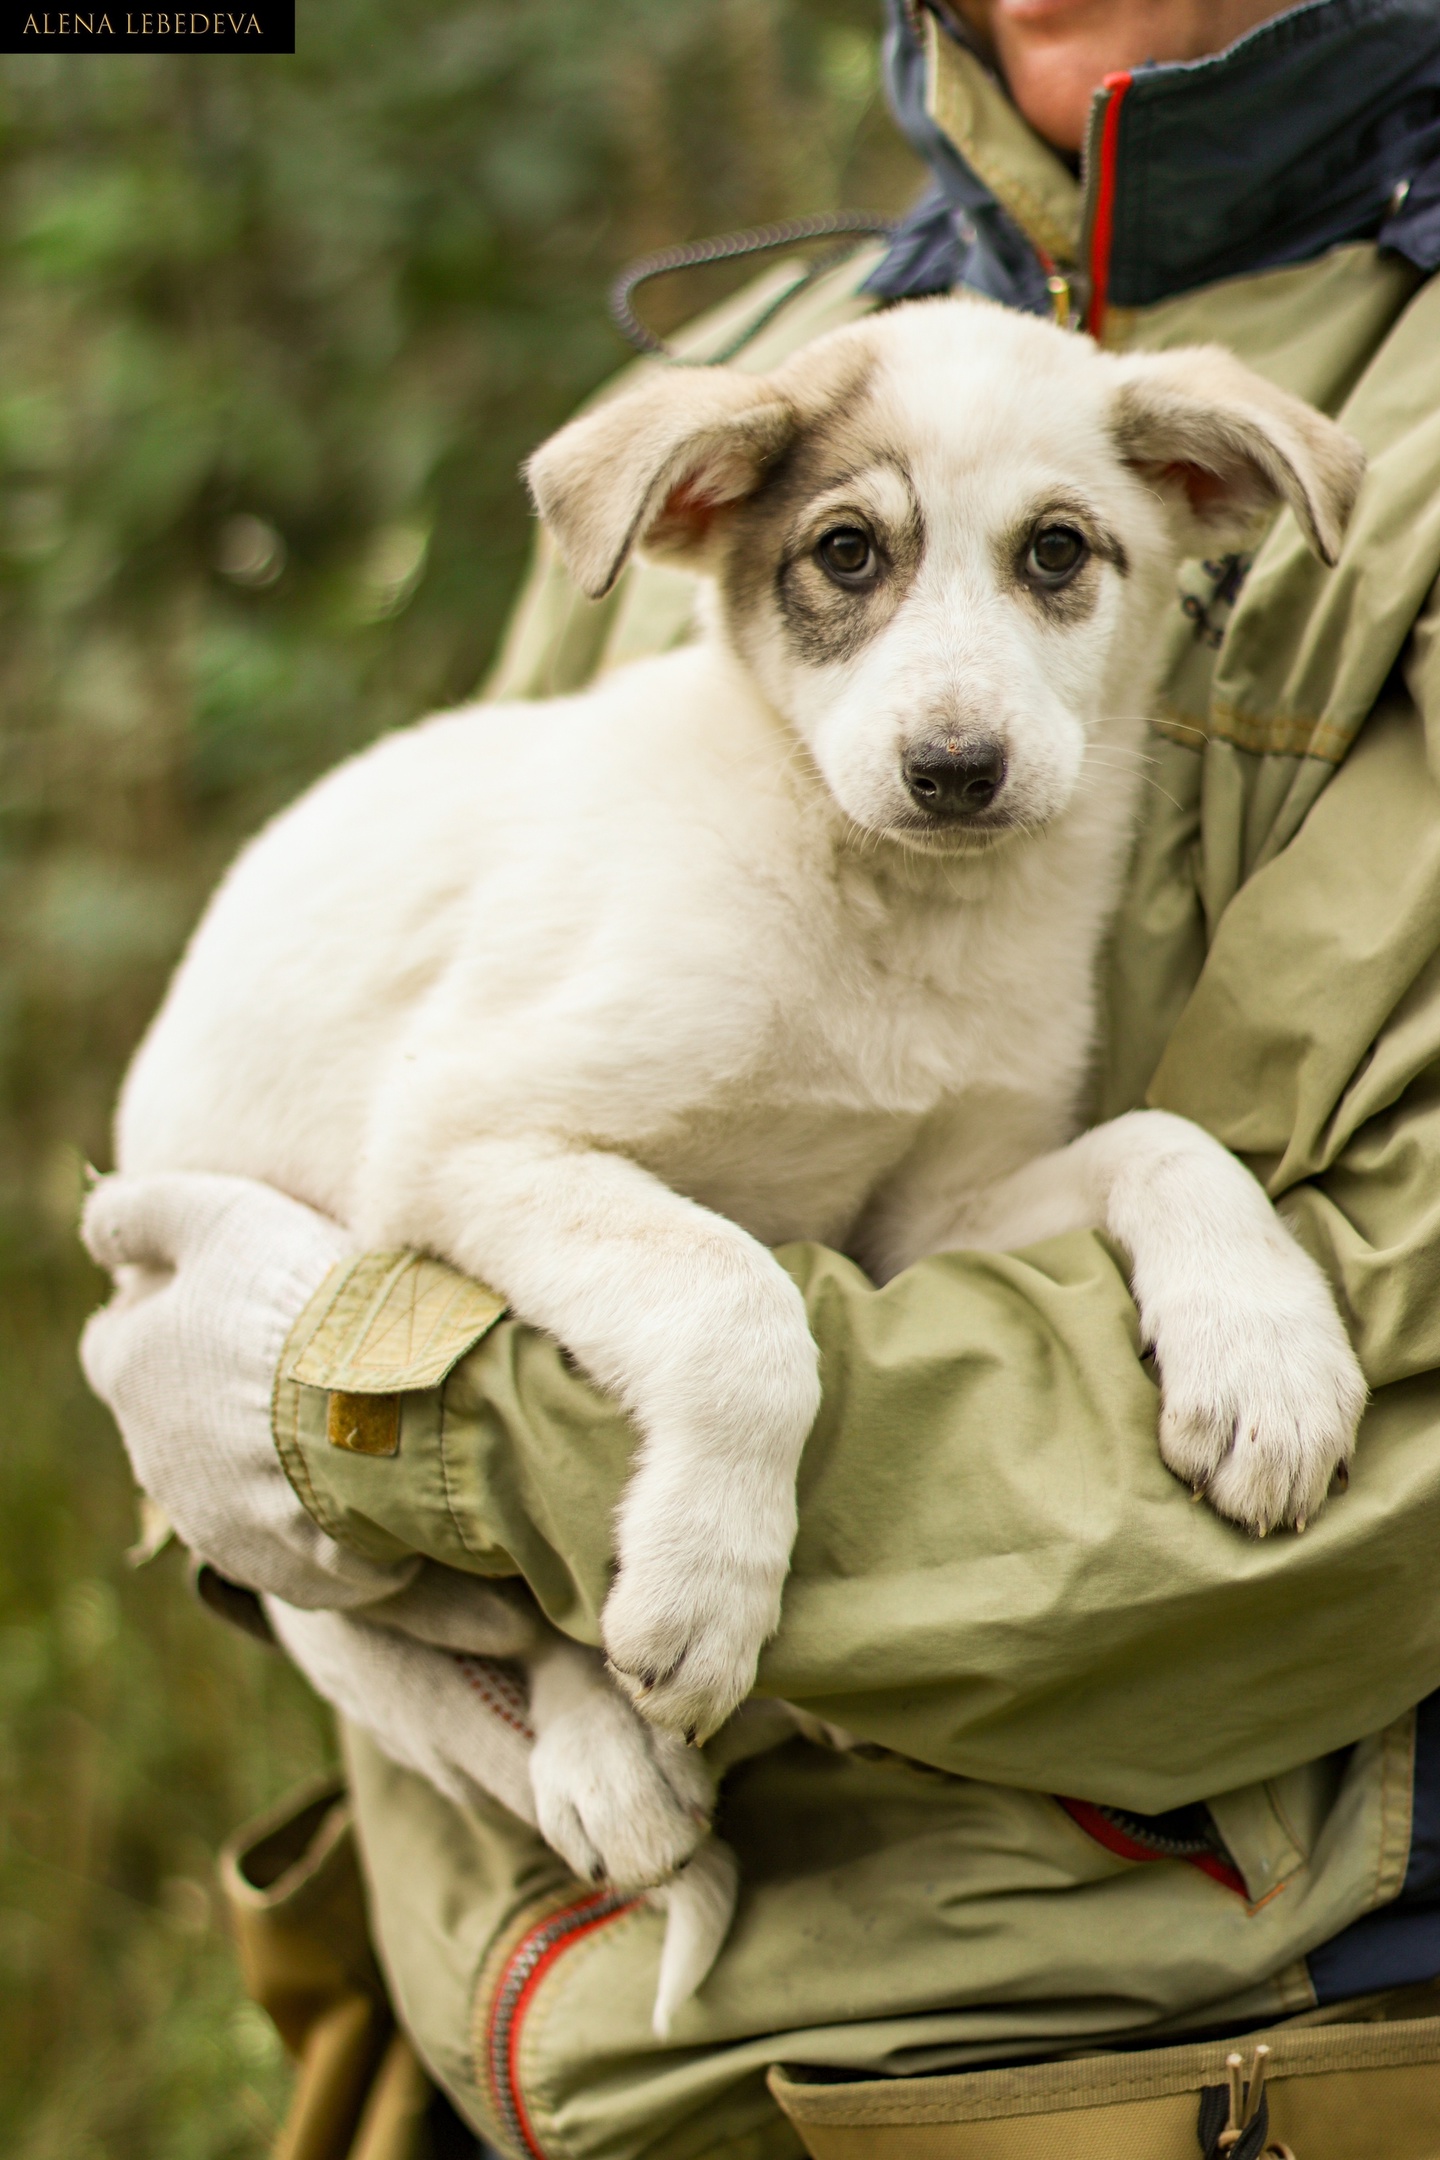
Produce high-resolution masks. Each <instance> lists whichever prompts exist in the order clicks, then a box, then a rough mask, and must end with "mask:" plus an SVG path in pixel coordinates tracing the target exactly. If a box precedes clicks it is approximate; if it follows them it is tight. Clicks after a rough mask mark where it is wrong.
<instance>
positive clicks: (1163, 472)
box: [1112, 345, 1365, 563]
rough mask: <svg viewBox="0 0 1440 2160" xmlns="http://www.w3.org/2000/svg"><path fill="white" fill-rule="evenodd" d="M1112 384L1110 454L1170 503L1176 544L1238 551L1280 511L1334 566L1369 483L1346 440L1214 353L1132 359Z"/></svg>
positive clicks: (1191, 349) (1210, 349) (1198, 349)
mask: <svg viewBox="0 0 1440 2160" xmlns="http://www.w3.org/2000/svg"><path fill="white" fill-rule="evenodd" d="M1117 372H1118V374H1119V378H1120V379H1119V387H1118V389H1117V392H1116V396H1115V405H1114V415H1113V421H1112V426H1113V430H1114V435H1115V440H1116V443H1117V444H1118V446H1119V449H1120V453H1121V455H1122V457H1124V458H1125V459H1126V460H1127V461H1128V462H1129V463H1130V464H1131V465H1133V466H1135V468H1136V469H1137V471H1139V472H1140V473H1142V474H1143V475H1144V476H1145V478H1146V479H1147V480H1149V481H1151V482H1153V483H1154V484H1155V485H1157V486H1158V487H1159V488H1160V489H1161V490H1162V491H1163V492H1164V494H1165V495H1166V497H1167V498H1168V500H1169V503H1170V506H1171V508H1172V511H1173V512H1174V513H1175V515H1176V518H1177V522H1178V525H1179V531H1180V537H1181V540H1182V544H1185V545H1188V546H1189V547H1190V548H1192V549H1194V548H1207V547H1208V548H1214V547H1215V546H1216V545H1217V543H1219V542H1224V541H1239V540H1241V539H1242V538H1243V537H1244V535H1245V533H1246V531H1247V529H1248V528H1249V527H1250V526H1251V525H1252V524H1253V523H1254V521H1255V518H1256V516H1257V514H1258V513H1260V512H1261V511H1265V510H1270V509H1273V508H1274V507H1275V505H1276V504H1277V503H1281V502H1284V503H1288V504H1289V506H1290V508H1291V509H1292V510H1293V511H1294V513H1295V515H1296V517H1297V518H1298V520H1299V522H1300V530H1301V531H1302V532H1303V533H1304V535H1305V538H1306V541H1307V542H1308V544H1309V546H1310V547H1311V549H1312V550H1313V551H1314V553H1315V554H1317V555H1318V556H1319V557H1320V560H1321V561H1322V562H1326V563H1333V562H1334V561H1335V559H1336V557H1337V556H1338V555H1339V553H1340V542H1341V540H1342V539H1343V537H1344V533H1345V527H1346V524H1347V523H1348V521H1349V517H1350V512H1351V510H1352V509H1353V508H1354V506H1355V497H1356V495H1357V494H1358V493H1359V491H1360V482H1361V480H1362V479H1363V477H1364V473H1365V453H1364V451H1363V450H1362V449H1361V448H1360V445H1359V444H1358V443H1357V442H1356V441H1355V440H1354V439H1353V437H1351V436H1349V435H1347V434H1346V433H1345V431H1344V429H1343V428H1340V427H1337V426H1336V424H1335V422H1334V421H1333V420H1327V419H1326V418H1325V416H1324V414H1323V413H1318V412H1316V410H1315V408H1314V406H1313V405H1307V404H1305V403H1304V401H1303V400H1302V399H1300V398H1296V397H1291V396H1289V395H1288V393H1287V392H1285V391H1284V390H1277V389H1276V388H1275V386H1274V384H1273V383H1268V382H1266V381H1265V379H1264V377H1263V376H1260V375H1256V374H1254V373H1253V372H1252V370H1251V369H1249V368H1247V367H1244V366H1242V364H1241V363H1240V361H1238V360H1237V359H1236V358H1235V356H1234V355H1233V353H1229V352H1226V350H1225V349H1224V347H1223V346H1220V345H1192V346H1188V347H1185V348H1184V349H1183V350H1180V351H1177V352H1168V353H1135V354H1131V355H1129V356H1128V357H1126V358H1125V359H1122V360H1120V361H1118V362H1117Z"/></svg>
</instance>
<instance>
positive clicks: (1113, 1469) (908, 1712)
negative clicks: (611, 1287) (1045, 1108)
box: [276, 1233, 1440, 1810]
mask: <svg viewBox="0 0 1440 2160" xmlns="http://www.w3.org/2000/svg"><path fill="white" fill-rule="evenodd" d="M780 1259H781V1263H782V1265H784V1266H785V1267H786V1268H787V1269H788V1270H789V1272H790V1273H791V1274H792V1276H793V1277H794V1278H795V1280H796V1281H797V1283H799V1285H800V1287H801V1289H802V1291H803V1293H804V1295H805V1299H806V1304H807V1307H808V1310H809V1315H810V1321H811V1325H812V1327H813V1329H814V1332H815V1335H816V1339H817V1341H818V1342H819V1344H820V1347H821V1352H822V1359H823V1377H824V1407H823V1410H822V1413H821V1417H820V1421H819V1423H818V1425H817V1427H816V1430H815V1433H814V1435H813V1437H812V1438H811V1440H810V1442H809V1444H808V1446H807V1449H806V1453H805V1457H804V1460H803V1463H802V1468H801V1530H800V1537H799V1541H798V1543H797V1546H796V1550H795V1556H794V1567H793V1573H792V1576H791V1579H790V1581H789V1584H788V1586H787V1589H786V1594H785V1608H784V1618H783V1622H782V1625H781V1629H780V1633H779V1635H778V1637H777V1638H776V1640H775V1641H774V1642H773V1643H772V1644H771V1645H770V1647H769V1649H768V1650H767V1651H766V1653H765V1656H764V1659H763V1661H762V1666H761V1688H762V1691H763V1692H768V1693H772V1694H777V1695H782V1696H784V1697H786V1698H788V1699H790V1700H792V1701H795V1702H798V1703H800V1704H803V1706H804V1707H805V1708H807V1709H809V1710H811V1711H814V1712H816V1713H817V1714H819V1715H821V1716H823V1717H826V1718H830V1719H833V1720H834V1721H836V1722H838V1723H840V1724H843V1725H845V1726H848V1727H849V1728H851V1730H852V1731H854V1732H855V1733H856V1734H858V1735H859V1736H860V1738H861V1739H862V1740H864V1741H867V1742H871V1743H873V1744H876V1745H878V1746H881V1747H886V1748H891V1749H895V1750H897V1751H898V1752H900V1753H902V1754H904V1755H907V1756H910V1757H912V1758H915V1759H917V1760H919V1761H922V1762H927V1763H930V1764H933V1765H935V1766H936V1767H938V1768H942V1769H946V1770H950V1771H953V1772H958V1773H962V1774H965V1775H968V1776H973V1777H981V1778H985V1779H989V1780H991V1781H994V1782H999V1783H1003V1784H1013V1785H1020V1786H1028V1787H1032V1788H1036V1789H1040V1790H1046V1791H1057V1792H1065V1793H1069V1794H1074V1795H1077V1796H1079V1797H1082V1798H1092V1799H1096V1800H1102V1801H1108V1802H1111V1803H1115V1804H1120V1805H1125V1806H1130V1807H1135V1808H1140V1809H1145V1810H1158V1809H1162V1808H1166V1807H1170V1806H1175V1805H1179V1804H1180V1803H1182V1802H1184V1801H1186V1800H1191V1799H1196V1798H1199V1797H1202V1796H1205V1795H1208V1794H1213V1793H1215V1792H1216V1791H1221V1790H1227V1789H1229V1788H1232V1787H1236V1786H1241V1785H1245V1784H1249V1783H1250V1782H1252V1781H1255V1780H1259V1779H1262V1778H1265V1777H1268V1776H1270V1775H1272V1774H1275V1773H1278V1772H1280V1771H1282V1770H1284V1769H1286V1768H1289V1767H1291V1766H1293V1765H1294V1764H1295V1763H1297V1762H1298V1761H1306V1760H1312V1759H1315V1758H1317V1757H1320V1756H1322V1755H1324V1754H1326V1753H1328V1752H1329V1751H1331V1750H1333V1749H1336V1748H1338V1747H1340V1746H1342V1745H1343V1744H1345V1743H1347V1742H1349V1741H1351V1740H1354V1739H1356V1738H1358V1737H1360V1736H1361V1735H1362V1734H1364V1733H1368V1732H1373V1731H1375V1730H1377V1729H1378V1728H1379V1727H1381V1726H1383V1725H1385V1724H1386V1723H1388V1722H1389V1721H1390V1720H1391V1719H1392V1718H1394V1717H1397V1716H1399V1715H1401V1714H1402V1713H1403V1712H1404V1711H1405V1710H1406V1709H1407V1708H1408V1707H1409V1705H1411V1704H1412V1703H1414V1702H1415V1701H1417V1700H1418V1699H1419V1698H1420V1697H1422V1696H1423V1695H1425V1694H1426V1693H1427V1692H1428V1691H1429V1690H1430V1689H1431V1688H1433V1687H1434V1686H1435V1685H1436V1683H1437V1681H1440V1610H1437V1606H1436V1600H1435V1599H1434V1597H1433V1594H1432V1592H1433V1582H1434V1552H1435V1547H1436V1540H1437V1536H1440V1447H1437V1445H1436V1444H1435V1434H1434V1427H1435V1424H1436V1413H1437V1409H1440V1400H1437V1395H1436V1390H1435V1387H1434V1384H1433V1383H1432V1382H1428V1381H1426V1382H1409V1383H1402V1384H1401V1385H1398V1386H1395V1387H1390V1388H1386V1389H1384V1390H1382V1391H1381V1392H1380V1393H1379V1394H1378V1396H1377V1398H1376V1401H1375V1404H1374V1407H1373V1409H1372V1411H1371V1413H1370V1416H1369V1418H1368V1421H1367V1425H1366V1429H1365V1433H1364V1435H1363V1440H1362V1446H1361V1450H1360V1454H1359V1459H1358V1462H1357V1465H1356V1470H1355V1473H1354V1476H1353V1480H1352V1483H1351V1487H1350V1490H1349V1492H1348V1493H1347V1494H1345V1495H1344V1496H1343V1497H1340V1498H1338V1499H1336V1500H1335V1501H1334V1502H1332V1504H1331V1506H1330V1507H1329V1509H1327V1511H1326V1512H1325V1514H1324V1515H1323V1516H1322V1517H1321V1518H1320V1520H1319V1521H1318V1522H1316V1523H1315V1524H1314V1525H1312V1527H1311V1528H1310V1530H1309V1531H1308V1532H1307V1533H1306V1534H1305V1536H1304V1537H1303V1538H1296V1537H1292V1536H1279V1537H1272V1538H1270V1539H1267V1540H1265V1541H1263V1542H1260V1541H1253V1540H1250V1539H1248V1538H1246V1537H1244V1536H1243V1535H1242V1534H1240V1533H1239V1532H1237V1531H1236V1530H1234V1529H1232V1528H1230V1527H1228V1526H1226V1525H1225V1524H1224V1523H1222V1522H1220V1521H1219V1520H1218V1519H1217V1518H1216V1517H1214V1516H1213V1515H1211V1514H1210V1513H1209V1512H1208V1511H1207V1510H1206V1509H1204V1508H1203V1507H1197V1506H1195V1505H1193V1504H1192V1502H1191V1499H1190V1496H1189V1494H1188V1493H1187V1492H1186V1491H1185V1490H1184V1489H1183V1488H1182V1487H1181V1486H1180V1485H1178V1484H1177V1483H1176V1482H1175V1481H1174V1480H1173V1479H1172V1478H1171V1477H1170V1476H1169V1475H1168V1473H1167V1472H1166V1471H1165V1469H1164V1468H1163V1466H1162V1464H1161V1462H1160V1460H1159V1457H1158V1454H1157V1452H1156V1444H1155V1422H1156V1398H1155V1391H1154V1387H1153V1385H1152V1382H1151V1379H1150V1376H1149V1373H1148V1371H1147V1369H1146V1367H1145V1365H1144V1364H1143V1363H1142V1361H1141V1359H1140V1356H1139V1346H1138V1342H1137V1338H1136V1327H1135V1314H1134V1308H1133V1306H1132V1304H1131V1300H1130V1297H1129V1293H1128V1289H1127V1286H1126V1282H1125V1278H1124V1274H1123V1272H1122V1270H1121V1268H1120V1267H1119V1266H1118V1265H1117V1262H1116V1259H1115V1257H1114V1256H1113V1255H1112V1254H1111V1253H1110V1252H1109V1251H1108V1250H1107V1249H1106V1247H1105V1245H1104V1244H1103V1242H1102V1241H1101V1240H1100V1239H1099V1238H1098V1237H1095V1236H1092V1235H1089V1234H1088V1233H1082V1234H1077V1235H1074V1236H1071V1237H1066V1238H1063V1239H1059V1240H1056V1241H1053V1242H1052V1243H1050V1244H1048V1245H1046V1246H1044V1247H1038V1248H1036V1249H1034V1250H1032V1251H1030V1252H1027V1253H1021V1254H1017V1255H1008V1256H979V1255H970V1254H954V1255H947V1256H944V1257H941V1258H937V1259H933V1260H928V1261H924V1262H922V1263H921V1264H919V1265H918V1266H916V1267H913V1268H911V1269H909V1270H908V1271H907V1272H906V1273H905V1274H904V1275H902V1276H900V1277H898V1278H896V1280H894V1281H893V1282H891V1283H889V1284H888V1285H886V1286H885V1287H884V1288H882V1289H876V1288H875V1287H874V1286H873V1285H871V1284H870V1283H869V1282H868V1281H867V1279H866V1278H865V1277H864V1276H863V1275H862V1274H860V1272H859V1271H858V1270H857V1269H856V1268H854V1267H853V1266H851V1265H850V1264H849V1263H848V1262H847V1261H845V1260H844V1259H842V1258H840V1257H839V1256H837V1255H836V1254H834V1253H832V1252H828V1251H826V1250H824V1249H823V1248H819V1247H815V1246H809V1245H803V1246H792V1247H789V1248H786V1249H784V1250H783V1251H782V1252H781V1254H780ZM421 1275H423V1276H424V1278H425V1282H420V1281H418V1280H417V1278H418V1277H420V1276H421ZM426 1283H428V1289H427V1288H426ZM447 1301H448V1311H449V1319H448V1321H447V1322H446V1323H445V1326H443V1327H440V1328H439V1329H438V1330H437V1328H435V1327H433V1326H431V1325H430V1323H429V1321H426V1320H423V1319H422V1321H421V1323H420V1324H418V1325H417V1322H416V1318H415V1314H416V1309H417V1307H425V1306H426V1305H427V1302H428V1306H429V1308H430V1310H431V1311H432V1313H433V1311H434V1310H435V1309H436V1308H437V1307H438V1306H439V1305H441V1304H446V1303H447ZM447 1327H448V1333H447V1332H446V1328H447ZM397 1345H398V1346H399V1347H400V1351H401V1354H400V1355H399V1356H396V1355H395V1354H394V1353H395V1349H396V1346H397ZM412 1345H413V1346H414V1354H413V1355H412V1354H411V1346H412ZM447 1359H453V1360H454V1362H453V1363H452V1364H450V1367H449V1370H448V1373H447V1374H446V1376H445V1378H444V1379H443V1380H437V1379H436V1367H437V1364H444V1363H445V1362H446V1360H447ZM367 1389H368V1390H372V1391H378V1392H383V1394H384V1397H385V1401H384V1406H383V1411H382V1413H381V1414H380V1415H378V1416H376V1415H371V1416H370V1417H369V1418H368V1419H367V1418H366V1417H363V1416H361V1417H356V1416H355V1415H354V1411H355V1393H354V1392H353V1391H357V1390H358V1391H360V1392H361V1394H362V1397H363V1399H364V1400H366V1401H368V1402H369V1404H370V1406H371V1408H372V1411H373V1409H374V1406H375V1404H376V1402H377V1399H378V1394H377V1392H372V1393H371V1394H370V1395H369V1396H368V1397H364V1395H363V1391H364V1390H367ZM337 1403H338V1405H339V1410H338V1413H337V1408H336V1405H337ZM276 1433H277V1440H278V1442H279V1445H280V1448H281V1453H282V1456H283V1459H284V1461H285V1463H286V1466H287V1469H288V1470H289V1471H290V1474H291V1476H292V1479H293V1480H294V1482H295V1485H296V1489H297V1491H298V1492H299V1493H300V1495H301V1497H302V1499H303V1500H304V1501H305V1504H306V1505H307V1507H309V1508H310V1509H311V1510H312V1512H314V1513H315V1515H316V1517H317V1520H319V1521H320V1522H321V1523H322V1524H323V1526H324V1527H325V1528H326V1529H327V1530H329V1531H330V1532H331V1534H332V1535H333V1536H335V1537H336V1538H338V1539H339V1540H340V1541H341V1542H342V1543H348V1544H350V1545H351V1546H353V1548H354V1549H355V1550H356V1551H359V1552H362V1553H364V1554H366V1555H368V1556H370V1557H372V1558H376V1559H385V1558H390V1557H393V1556H394V1555H395V1554H396V1553H397V1552H399V1551H402V1550H410V1549H418V1550H420V1551H423V1552H426V1553H429V1554H431V1555H432V1556H433V1557H434V1558H436V1559H438V1560H441V1561H444V1562H447V1563H449V1564H450V1565H452V1566H455V1567H459V1568H466V1569H471V1570H475V1571H478V1572H480V1573H484V1574H512V1573H516V1572H519V1573H521V1574H523V1575H524V1576H525V1577H526V1578H527V1579H528V1581H529V1582H530V1584H531V1586H532V1588H533V1589H534V1591H535V1593H536V1594H537V1596H538V1597H539V1599H540V1601H541V1603H542V1604H543V1605H544V1607H545V1609H546V1610H547V1612H548V1613H549V1614H550V1616H551V1617H552V1618H553V1619H554V1620H555V1621H556V1622H557V1623H558V1624H559V1625H560V1626H561V1627H563V1628H565V1629H567V1630H568V1631H569V1632H571V1633H572V1634H574V1635H576V1636H579V1637H581V1638H582V1639H584V1640H587V1641H590V1642H594V1641H595V1640H597V1635H598V1630H597V1618H598V1613H599V1609H600V1606H601V1604H602V1603H603V1600H604V1596H605V1591H606V1588H607V1583H608V1572H609V1566H610V1549H611V1540H610V1521H611V1517H612V1514H613V1511H614V1507H615V1504H616V1501H617V1499H618V1497H619V1494H620V1491H621V1488H622V1486H623V1483H624V1480H625V1477H626V1474H627V1470H628V1466H629V1461H630V1455H631V1448H632V1443H633V1435H632V1433H631V1431H630V1429H629V1428H628V1426H627V1424H626V1422H625V1420H624V1418H623V1416H622V1415H621V1414H620V1413H619V1412H618V1411H617V1410H616V1409H615V1408H614V1406H613V1405H612V1404H610V1403H609V1402H607V1401H606V1400H605V1399H604V1398H603V1397H602V1396H600V1395H599V1394H598V1393H597V1392H596V1391H595V1390H594V1389H593V1388H592V1387H591V1386H590V1385H589V1383H588V1382H587V1381H586V1380H585V1379H584V1378H583V1377H581V1376H580V1375H579V1374H578V1373H577V1372H576V1371H575V1370H574V1368H573V1366H572V1365H571V1364H569V1363H568V1362H567V1360H566V1358H565V1357H564V1355H563V1353H562V1352H561V1351H560V1350H559V1349H558V1348H557V1346H556V1345H555V1344H554V1343H553V1341H551V1340H550V1339H549V1338H547V1337H546V1336H544V1335H542V1334H540V1333H539V1332H538V1331H536V1330H534V1329H532V1328H529V1327H527V1326H524V1325H522V1324H521V1323H519V1322H518V1321H515V1320H513V1319H511V1318H509V1317H508V1316H506V1315H505V1314H504V1312H503V1310H502V1309H501V1308H500V1307H499V1306H498V1303H497V1302H496V1301H495V1300H494V1299H490V1298H488V1297H487V1295H486V1294H485V1293H483V1292H480V1291H479V1290H478V1289H477V1288H476V1287H475V1286H473V1285H467V1284H464V1283H462V1282H461V1280H460V1278H458V1277H455V1276H453V1275H451V1274H450V1273H449V1271H448V1270H445V1269H442V1268H440V1267H438V1266H437V1264H436V1263H434V1262H431V1261H422V1260H416V1259H414V1258H413V1257H406V1256H398V1255H393V1254H392V1255H389V1256H384V1255H371V1256H367V1257H366V1258H365V1259H363V1260H360V1261H358V1262H354V1263H351V1264H350V1265H349V1266H347V1267H344V1268H341V1269H339V1270H337V1271H336V1272H335V1273H334V1274H333V1275H332V1276H331V1277H330V1278H329V1280H328V1282H327V1283H326V1284H325V1285H324V1286H323V1287H322V1289H321V1291H320V1292H319V1293H318V1294H317V1297H316V1299H315V1300H314V1301H313V1302H312V1305H311V1307H310V1308H309V1309H308V1311H307V1313H306V1315H305V1316H304V1317H303V1318H302V1320H301V1321H300V1323H299V1324H298V1325H297V1328H296V1330H295V1333H294V1334H293V1336H292V1338H291V1341H290V1344H289V1347H288V1350H287V1354H286V1358H285V1362H284V1364H283V1366H282V1377H281V1379H280V1382H279V1385H278V1388H277V1393H276ZM376 1434H378V1436H379V1439H378V1444H377V1441H376V1439H375V1438H374V1436H375V1435H376ZM1377 1644H1378V1645H1381V1646H1383V1654H1382V1655H1377Z"/></svg>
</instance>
